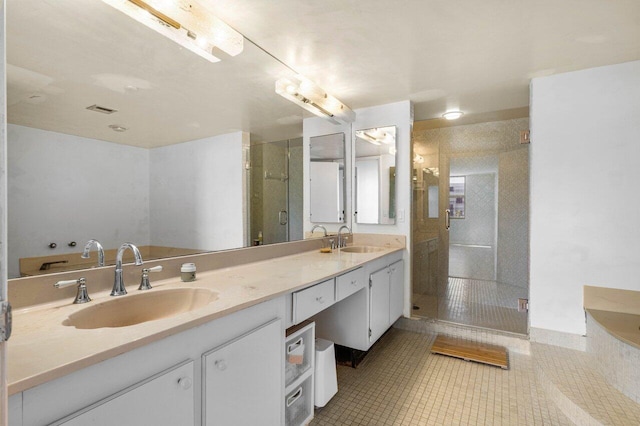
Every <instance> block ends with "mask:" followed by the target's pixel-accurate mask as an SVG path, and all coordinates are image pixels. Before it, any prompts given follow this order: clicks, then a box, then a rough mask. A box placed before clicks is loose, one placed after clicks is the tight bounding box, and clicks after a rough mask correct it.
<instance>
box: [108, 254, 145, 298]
mask: <svg viewBox="0 0 640 426" xmlns="http://www.w3.org/2000/svg"><path fill="white" fill-rule="evenodd" d="M126 249H131V251H132V252H133V256H134V257H135V259H136V265H142V256H141V255H140V250H138V247H136V246H134V245H133V244H131V243H124V244H123V245H121V246H120V248H119V249H118V254H117V255H116V276H115V279H114V281H113V289H112V290H111V295H112V296H124V295H125V294H127V290H126V289H125V288H124V280H123V279H122V255H123V254H124V251H125V250H126Z"/></svg>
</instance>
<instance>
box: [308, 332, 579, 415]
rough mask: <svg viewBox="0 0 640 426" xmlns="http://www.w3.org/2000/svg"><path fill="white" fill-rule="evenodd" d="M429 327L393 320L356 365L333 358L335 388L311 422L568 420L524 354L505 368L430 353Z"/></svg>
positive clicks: (513, 354)
mask: <svg viewBox="0 0 640 426" xmlns="http://www.w3.org/2000/svg"><path fill="white" fill-rule="evenodd" d="M434 340H435V335H426V334H419V333H413V332H409V331H404V330H399V329H395V328H392V329H391V330H390V331H389V332H388V333H387V334H385V335H384V336H383V337H382V338H381V339H380V341H379V342H378V343H377V344H376V345H375V346H374V348H373V349H372V350H371V352H370V353H369V354H368V355H367V357H366V358H365V360H364V361H363V362H362V364H360V366H359V367H358V368H357V369H353V368H350V367H344V366H338V388H339V390H338V394H337V395H336V396H335V397H334V398H333V399H332V400H331V401H330V402H329V403H328V404H327V405H326V406H325V407H324V408H322V409H317V410H316V413H315V419H314V420H313V421H312V422H311V425H313V426H329V425H331V426H334V425H416V426H417V425H421V426H422V425H570V424H572V423H571V422H570V421H569V420H568V419H567V418H566V417H565V416H564V415H563V414H562V413H561V412H559V411H558V410H557V408H556V407H555V405H554V404H553V402H551V401H549V400H548V399H547V398H546V396H545V393H544V390H543V389H542V388H541V387H540V386H539V385H538V384H537V382H536V379H535V373H534V367H533V362H532V360H531V357H530V356H527V355H522V354H517V353H512V354H510V355H509V357H510V369H509V370H502V369H500V368H497V367H491V366H486V365H480V364H476V363H471V362H465V361H462V360H458V359H454V358H449V357H445V356H441V355H432V354H430V353H429V350H430V348H431V345H432V344H433V341H434Z"/></svg>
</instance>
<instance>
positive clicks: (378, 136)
mask: <svg viewBox="0 0 640 426" xmlns="http://www.w3.org/2000/svg"><path fill="white" fill-rule="evenodd" d="M356 137H359V138H360V139H363V140H365V141H367V142H369V143H372V144H374V145H380V144H385V145H391V144H393V143H395V141H396V138H395V136H394V135H392V134H391V133H387V132H385V131H382V130H379V129H377V128H376V129H370V130H356Z"/></svg>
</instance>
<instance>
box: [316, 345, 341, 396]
mask: <svg viewBox="0 0 640 426" xmlns="http://www.w3.org/2000/svg"><path fill="white" fill-rule="evenodd" d="M314 379H315V386H314V391H315V392H314V394H315V396H314V405H315V406H316V407H324V406H325V405H326V404H327V402H329V400H330V399H331V398H333V395H335V394H336V393H338V378H337V376H336V351H335V348H334V346H333V342H330V341H328V340H324V339H316V367H315V377H314Z"/></svg>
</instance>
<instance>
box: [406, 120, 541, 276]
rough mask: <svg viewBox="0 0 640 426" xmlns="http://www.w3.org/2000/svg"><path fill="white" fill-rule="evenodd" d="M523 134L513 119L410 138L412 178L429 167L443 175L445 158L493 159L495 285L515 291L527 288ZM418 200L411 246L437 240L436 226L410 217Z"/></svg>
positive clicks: (416, 196) (526, 160) (526, 122)
mask: <svg viewBox="0 0 640 426" xmlns="http://www.w3.org/2000/svg"><path fill="white" fill-rule="evenodd" d="M528 128H529V119H528V118H517V119H511V120H504V121H494V122H488V123H479V124H469V125H464V126H454V127H444V128H438V129H428V130H423V131H416V132H414V133H413V148H414V152H415V153H416V154H421V155H422V156H423V157H424V159H425V162H424V163H422V164H416V163H414V168H416V169H417V170H416V173H421V169H422V168H423V167H431V166H432V164H431V163H433V164H435V166H436V167H439V169H440V172H441V173H442V174H443V173H448V171H449V162H450V158H456V159H459V158H473V157H475V156H487V155H497V156H498V244H497V245H498V251H497V281H499V282H504V283H508V284H511V285H516V286H519V287H528V285H529V283H528V276H529V243H528V241H529V172H528V171H529V156H528V149H527V148H528V147H527V146H526V145H521V144H520V143H519V140H520V131H521V130H527V129H528ZM438 150H439V155H437V154H434V153H437V152H438ZM427 163H429V164H427ZM441 179H442V177H441ZM420 195H421V191H420V190H419V189H418V190H414V212H413V213H414V228H413V238H414V239H413V241H414V244H418V243H420V241H423V240H425V239H427V238H429V237H433V236H434V235H435V236H437V234H438V230H437V227H438V222H437V220H434V219H427V218H424V216H420V217H416V216H417V214H418V213H417V212H416V209H417V205H418V200H420V199H421V198H420V197H419V196H420ZM440 207H441V208H440V210H442V206H440ZM424 214H426V213H424ZM446 248H447V249H448V247H446ZM440 249H441V250H443V249H445V247H443V246H442V244H441V245H440Z"/></svg>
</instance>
